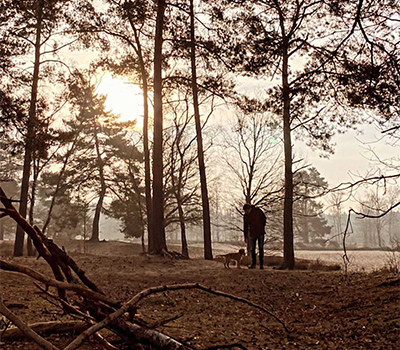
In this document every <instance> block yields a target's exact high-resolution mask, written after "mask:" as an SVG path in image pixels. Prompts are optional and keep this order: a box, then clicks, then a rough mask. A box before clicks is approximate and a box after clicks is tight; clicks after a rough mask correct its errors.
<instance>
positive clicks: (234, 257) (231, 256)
mask: <svg viewBox="0 0 400 350" xmlns="http://www.w3.org/2000/svg"><path fill="white" fill-rule="evenodd" d="M245 255H246V252H245V250H244V249H239V251H238V252H237V253H229V254H223V255H218V257H220V258H224V267H225V268H226V269H230V267H229V263H230V262H231V261H232V260H235V261H236V265H237V268H238V269H240V262H241V261H242V258H243V257H244V256H245Z"/></svg>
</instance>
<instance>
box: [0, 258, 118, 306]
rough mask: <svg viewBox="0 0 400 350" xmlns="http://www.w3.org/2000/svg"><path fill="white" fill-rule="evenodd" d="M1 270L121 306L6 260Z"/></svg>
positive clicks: (2, 261)
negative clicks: (20, 274)
mask: <svg viewBox="0 0 400 350" xmlns="http://www.w3.org/2000/svg"><path fill="white" fill-rule="evenodd" d="M0 269H1V270H5V271H11V272H19V273H22V274H24V275H27V276H29V277H32V278H33V279H35V280H37V281H39V282H42V283H44V284H45V285H46V286H51V287H56V288H58V289H59V290H60V289H62V290H71V291H74V292H76V293H77V294H79V295H81V296H85V297H87V298H90V299H94V300H99V301H102V302H104V303H106V304H107V305H112V306H118V305H120V303H119V302H117V301H115V300H112V299H110V298H109V297H107V296H105V295H103V294H99V293H97V292H94V291H92V290H90V289H88V288H86V287H83V286H80V285H78V284H73V283H68V282H61V281H57V280H55V279H53V278H50V277H47V276H45V275H43V274H41V273H39V272H37V271H35V270H33V269H31V268H29V267H26V266H22V265H17V264H10V263H8V262H6V261H4V260H0Z"/></svg>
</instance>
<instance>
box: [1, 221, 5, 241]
mask: <svg viewBox="0 0 400 350" xmlns="http://www.w3.org/2000/svg"><path fill="white" fill-rule="evenodd" d="M0 241H4V220H1V219H0Z"/></svg>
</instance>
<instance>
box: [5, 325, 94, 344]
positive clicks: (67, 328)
mask: <svg viewBox="0 0 400 350" xmlns="http://www.w3.org/2000/svg"><path fill="white" fill-rule="evenodd" d="M28 327H29V328H30V329H32V330H33V331H34V332H36V333H38V334H40V335H50V334H54V333H69V332H75V333H76V332H78V333H81V332H83V331H84V330H85V329H86V328H88V325H87V323H86V322H82V321H67V322H60V321H49V322H38V323H33V324H29V325H28ZM24 337H26V334H25V333H24V332H22V331H21V330H20V329H19V328H18V327H11V328H9V329H7V330H6V331H5V332H4V333H2V335H1V339H2V340H8V341H10V340H16V339H20V338H24Z"/></svg>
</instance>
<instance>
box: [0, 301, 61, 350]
mask: <svg viewBox="0 0 400 350" xmlns="http://www.w3.org/2000/svg"><path fill="white" fill-rule="evenodd" d="M0 313H1V314H2V315H4V316H5V317H7V318H8V319H9V320H10V321H11V322H12V323H14V324H15V325H16V326H17V327H18V328H19V329H20V330H21V332H23V333H24V334H25V335H26V336H27V337H29V338H31V339H32V340H33V341H34V342H36V343H37V344H39V346H41V347H42V348H43V349H45V350H59V349H58V348H57V347H55V346H54V345H53V344H51V343H50V342H48V341H47V340H46V339H43V338H42V337H41V336H40V335H39V334H37V333H36V332H35V331H33V330H32V329H31V328H30V327H29V326H28V325H26V324H25V323H24V322H23V321H22V320H21V319H20V318H19V317H18V316H17V315H15V314H14V313H13V312H12V311H10V310H9V309H8V308H7V307H6V306H5V305H4V303H3V296H2V295H0Z"/></svg>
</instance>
